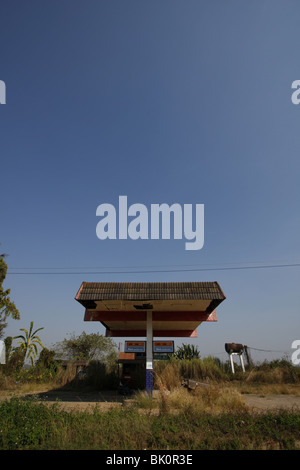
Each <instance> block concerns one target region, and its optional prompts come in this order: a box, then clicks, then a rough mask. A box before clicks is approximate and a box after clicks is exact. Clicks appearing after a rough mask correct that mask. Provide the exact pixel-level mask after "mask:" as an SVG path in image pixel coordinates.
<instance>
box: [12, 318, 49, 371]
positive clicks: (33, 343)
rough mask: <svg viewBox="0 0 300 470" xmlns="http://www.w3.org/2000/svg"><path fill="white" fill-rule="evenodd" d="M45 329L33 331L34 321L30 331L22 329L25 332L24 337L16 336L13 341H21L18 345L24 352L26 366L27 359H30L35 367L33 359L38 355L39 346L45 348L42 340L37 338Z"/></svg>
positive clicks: (31, 323)
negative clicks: (38, 333) (39, 332)
mask: <svg viewBox="0 0 300 470" xmlns="http://www.w3.org/2000/svg"><path fill="white" fill-rule="evenodd" d="M43 329H44V328H38V329H37V330H35V331H33V321H32V322H30V328H29V331H28V330H26V329H25V328H20V331H24V333H25V334H24V335H19V336H15V337H14V338H13V339H19V340H20V341H18V344H20V347H21V348H22V350H23V353H24V364H25V361H26V359H30V361H31V364H32V365H33V358H34V357H35V356H36V355H37V352H38V348H37V345H39V346H41V348H44V346H43V344H42V342H41V339H40V338H39V336H37V332H38V331H40V330H43Z"/></svg>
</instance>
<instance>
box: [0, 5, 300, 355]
mask: <svg viewBox="0 0 300 470" xmlns="http://www.w3.org/2000/svg"><path fill="white" fill-rule="evenodd" d="M299 14H300V4H299V2H298V1H297V0H294V1H293V0H286V1H277V0H269V1H264V0H252V1H245V0H242V1H241V0H235V1H233V0H228V1H226V2H224V1H223V0H213V1H211V0H207V1H206V0H181V1H179V0H151V1H145V0H113V1H105V0H97V1H96V0H88V1H83V0H51V1H43V2H41V1H38V0H28V1H26V2H24V1H23V0H6V1H5V0H4V1H2V2H1V7H0V80H2V81H4V82H5V84H6V104H5V105H0V142H1V145H0V158H1V166H0V171H1V187H0V188H1V189H0V191H1V193H0V194H1V218H0V243H1V247H0V248H1V250H0V251H1V252H5V253H8V255H9V256H8V257H7V259H6V261H7V264H8V268H9V271H8V275H7V278H6V281H5V287H7V288H10V289H11V298H12V300H14V301H15V303H16V306H17V307H18V308H19V310H20V314H21V320H20V321H13V320H10V321H9V325H8V328H7V329H6V330H5V332H6V335H12V336H14V335H17V334H19V328H28V327H29V324H30V321H32V320H33V321H34V324H35V326H36V327H44V330H43V331H41V332H40V336H41V339H42V340H43V342H44V344H45V345H46V346H47V347H51V345H52V344H54V343H56V342H57V341H61V340H62V339H64V338H66V337H68V335H69V334H73V333H75V334H80V333H81V332H82V331H85V332H87V333H92V332H97V331H99V332H100V333H103V334H104V328H103V327H102V326H101V325H100V324H98V323H94V322H90V323H84V322H83V315H84V309H83V307H82V306H81V305H79V304H78V303H77V302H76V301H75V300H74V297H75V295H76V292H77V290H78V288H79V287H80V285H81V283H82V281H126V282H127V281H218V282H219V284H220V286H221V287H222V289H223V291H224V293H225V295H226V297H227V299H226V300H225V301H224V302H223V303H222V304H221V305H220V307H219V308H218V310H217V313H218V323H216V324H215V323H212V324H205V323H204V324H202V325H201V326H200V327H199V329H198V339H193V340H187V339H185V338H179V339H178V340H177V343H178V344H179V345H180V344H181V343H182V342H185V343H186V342H188V341H189V342H190V343H191V344H195V345H198V347H199V349H200V353H201V355H202V356H206V355H208V354H214V355H219V357H220V358H222V359H226V353H225V350H224V343H225V342H238V343H243V344H247V345H248V346H250V347H252V348H253V351H251V352H252V353H253V354H252V355H253V357H254V359H257V360H259V361H260V360H264V359H265V358H266V359H270V358H273V357H282V356H283V355H284V354H288V355H291V353H292V350H291V344H292V342H293V341H294V340H296V339H300V322H299V301H300V289H299V281H300V267H299V266H288V267H279V268H275V267H273V268H262V267H260V268H258V266H274V265H282V264H297V263H298V264H299V263H300V251H299V248H300V243H299V240H300V215H299V202H300V190H299V177H300V158H299V157H300V132H299V129H300V106H297V105H294V104H293V103H292V101H291V95H292V89H291V84H292V82H293V81H294V80H299V79H300V62H299V42H300V29H299ZM119 195H127V197H128V203H129V204H133V203H142V204H145V205H146V206H147V207H150V205H151V204H155V203H160V204H161V203H167V204H172V203H175V202H176V203H179V204H182V205H183V204H188V203H189V204H194V205H195V204H204V206H205V242H204V247H203V248H202V249H201V250H199V251H186V250H185V249H184V241H183V240H172V239H171V240H161V239H160V240H135V241H133V240H130V239H128V240H118V239H117V240H105V241H101V240H99V239H98V238H97V236H96V224H97V222H98V218H97V217H96V209H97V206H98V205H99V204H102V203H111V204H114V205H115V206H116V207H117V203H118V197H119ZM133 267H135V268H133ZM241 267H243V268H244V267H248V268H249V267H251V269H250V268H249V269H227V268H241ZM224 268H226V269H224ZM93 273H94V274H93ZM101 273H102V274H101ZM121 341H122V342H123V339H121ZM116 342H119V339H116ZM256 349H263V350H267V351H273V352H272V353H270V352H262V351H256Z"/></svg>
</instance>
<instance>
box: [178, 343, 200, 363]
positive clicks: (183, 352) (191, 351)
mask: <svg viewBox="0 0 300 470" xmlns="http://www.w3.org/2000/svg"><path fill="white" fill-rule="evenodd" d="M174 356H175V357H177V359H189V360H190V359H199V358H200V351H198V348H197V346H196V347H195V346H194V345H190V344H183V345H182V346H181V347H178V348H177V350H176V351H175V353H174Z"/></svg>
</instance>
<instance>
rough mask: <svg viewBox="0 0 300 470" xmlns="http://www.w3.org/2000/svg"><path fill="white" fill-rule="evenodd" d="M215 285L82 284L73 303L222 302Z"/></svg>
mask: <svg viewBox="0 0 300 470" xmlns="http://www.w3.org/2000/svg"><path fill="white" fill-rule="evenodd" d="M225 298H226V297H225V295H224V293H223V291H222V289H221V288H220V286H219V284H218V282H83V283H82V285H81V287H80V289H79V291H78V293H77V295H76V300H78V301H79V302H81V301H86V300H89V301H97V300H99V301H100V300H199V299H201V300H202V299H203V300H206V299H208V300H224V299H225Z"/></svg>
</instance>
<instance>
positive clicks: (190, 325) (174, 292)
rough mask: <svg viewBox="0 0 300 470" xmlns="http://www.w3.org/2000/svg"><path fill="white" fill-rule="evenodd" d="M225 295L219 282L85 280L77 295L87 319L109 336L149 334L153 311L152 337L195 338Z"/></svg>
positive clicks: (212, 317)
mask: <svg viewBox="0 0 300 470" xmlns="http://www.w3.org/2000/svg"><path fill="white" fill-rule="evenodd" d="M225 298H226V297H225V295H224V293H223V291H222V290H221V288H220V286H219V284H218V283H217V282H132V283H131V282H83V283H82V284H81V286H80V289H79V290H78V292H77V295H76V297H75V299H76V300H77V301H78V302H79V303H80V304H81V305H83V307H85V315H84V321H99V322H100V323H101V324H102V325H103V326H104V327H105V328H106V336H109V337H129V336H130V337H140V336H146V332H147V311H150V310H151V312H152V328H153V337H155V336H156V337H194V338H195V337H197V327H198V326H199V325H200V324H201V323H202V322H204V321H207V322H215V321H217V315H216V308H217V306H218V305H219V304H220V303H221V302H222V301H223V300H224V299H225Z"/></svg>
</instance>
